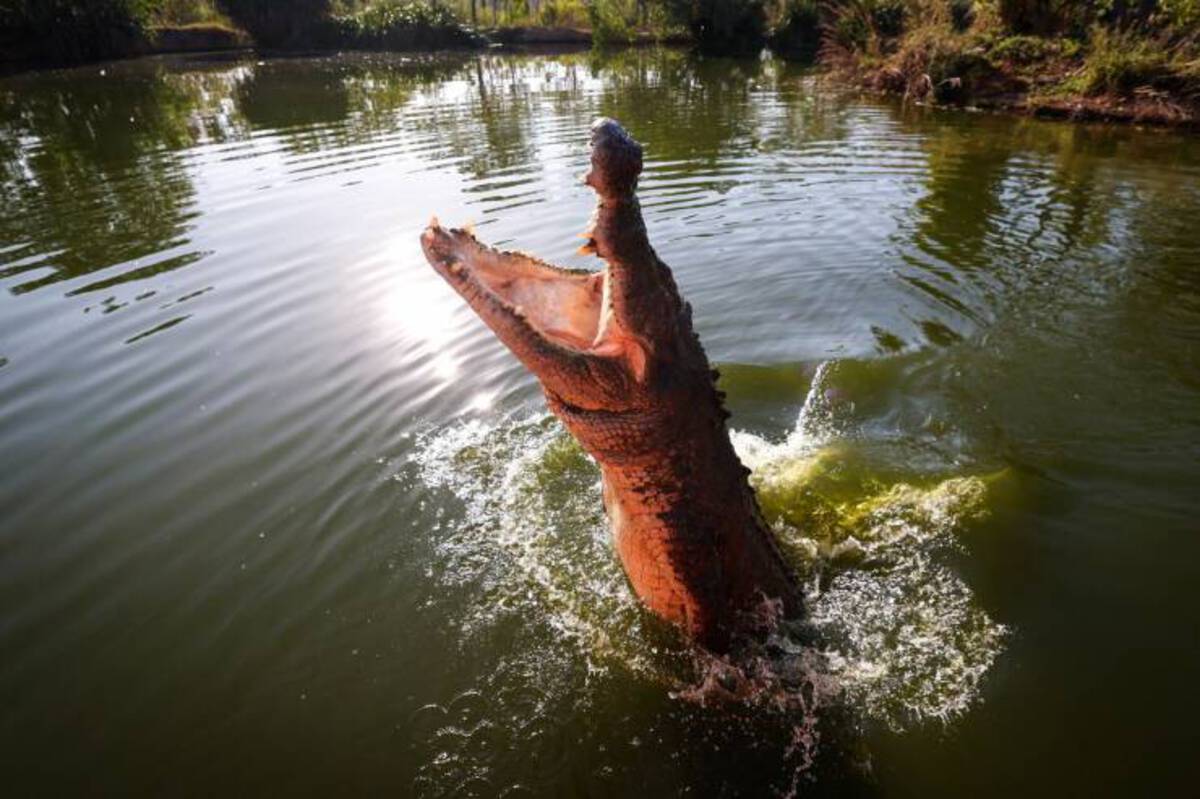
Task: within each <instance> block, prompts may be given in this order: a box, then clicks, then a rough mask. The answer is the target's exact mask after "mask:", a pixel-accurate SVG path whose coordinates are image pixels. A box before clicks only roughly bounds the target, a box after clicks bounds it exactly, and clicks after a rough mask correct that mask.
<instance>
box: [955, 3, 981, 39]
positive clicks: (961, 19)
mask: <svg viewBox="0 0 1200 799" xmlns="http://www.w3.org/2000/svg"><path fill="white" fill-rule="evenodd" d="M973 24H975V3H974V0H950V26H951V27H952V28H954V30H955V31H956V32H958V33H962V32H963V31H965V30H966V29H967V28H969V27H971V26H972V25H973Z"/></svg>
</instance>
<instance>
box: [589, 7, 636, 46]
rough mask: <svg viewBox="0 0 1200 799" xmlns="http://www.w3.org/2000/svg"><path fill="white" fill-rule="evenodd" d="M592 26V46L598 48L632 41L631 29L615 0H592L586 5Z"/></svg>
mask: <svg viewBox="0 0 1200 799" xmlns="http://www.w3.org/2000/svg"><path fill="white" fill-rule="evenodd" d="M588 18H589V20H590V22H591V26H592V46H593V47H598V48H605V47H611V46H613V45H618V44H628V43H629V42H631V41H633V29H632V28H631V27H630V26H629V23H628V22H627V21H626V20H625V14H624V12H623V11H622V9H621V7H620V6H619V5H617V3H616V0H592V4H591V5H590V6H588Z"/></svg>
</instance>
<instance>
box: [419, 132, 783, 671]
mask: <svg viewBox="0 0 1200 799" xmlns="http://www.w3.org/2000/svg"><path fill="white" fill-rule="evenodd" d="M590 141H591V168H590V170H589V171H588V173H587V174H586V176H585V177H584V182H585V183H586V184H587V185H588V186H590V187H591V188H592V189H593V190H594V191H595V192H596V195H597V205H596V209H595V212H594V213H593V215H592V218H591V221H590V224H589V226H588V228H587V231H586V232H585V233H584V238H585V239H586V243H585V244H584V245H583V246H582V247H581V251H582V252H584V253H588V254H594V255H596V256H598V257H599V258H600V259H602V260H603V261H604V268H603V270H601V271H598V272H597V271H590V270H577V269H565V268H561V267H558V266H554V265H551V264H548V263H546V262H544V261H541V260H539V259H537V258H535V257H533V256H530V255H527V254H524V253H521V252H512V251H504V250H499V249H495V248H492V247H489V246H486V245H484V244H482V243H480V242H479V240H478V239H476V237H475V235H474V233H473V232H471V231H470V230H467V229H453V228H445V227H443V226H441V225H440V224H439V223H438V221H437V219H436V217H435V218H434V219H433V220H432V221H431V222H430V224H429V227H428V228H426V230H425V231H424V233H423V234H422V236H421V245H422V248H423V250H424V253H425V257H426V258H427V259H428V261H429V263H430V265H432V266H433V268H434V269H435V270H436V271H437V273H438V274H439V275H441V276H442V277H443V278H444V279H445V280H446V281H447V282H448V283H449V284H450V286H452V287H453V288H454V290H455V291H457V292H458V294H459V295H460V296H461V297H462V298H463V299H464V300H466V302H467V304H468V305H470V307H471V308H472V309H473V310H474V311H475V313H476V314H477V315H478V316H479V318H480V319H482V320H483V322H484V323H485V324H486V325H487V326H488V327H489V328H491V330H492V332H493V333H495V335H496V337H497V338H499V339H500V341H501V342H502V343H503V344H504V345H505V346H507V347H508V349H509V350H511V351H512V353H513V355H515V356H516V357H517V359H518V360H519V361H520V362H521V363H522V364H524V366H525V367H526V368H527V369H529V371H530V372H532V373H533V374H534V376H535V377H537V379H538V380H539V382H540V383H541V386H542V389H543V392H544V394H545V397H546V403H547V405H548V407H549V409H550V410H551V411H552V412H553V413H554V414H555V415H556V416H557V417H558V418H559V419H560V420H561V421H562V423H563V425H564V426H565V427H566V429H567V430H568V431H569V432H570V433H571V434H572V435H573V436H574V437H575V439H576V440H577V441H578V442H579V443H580V445H581V446H582V447H583V448H584V450H586V451H587V452H588V453H589V454H590V455H591V456H592V457H593V458H594V459H595V461H596V462H597V463H598V464H599V467H600V472H601V484H602V494H603V502H604V507H605V510H606V513H607V516H608V520H609V525H610V527H611V530H612V534H613V539H614V544H615V548H616V551H617V554H618V556H619V558H620V560H621V564H622V566H623V567H624V570H625V574H626V576H627V577H628V580H629V583H630V585H631V587H632V589H633V591H634V593H635V594H636V595H637V597H638V598H639V599H640V600H641V602H642V603H644V605H645V606H646V607H648V608H649V609H650V610H651V611H652V612H653V613H655V614H657V615H658V616H660V617H662V618H664V619H666V620H667V621H669V622H671V623H672V624H675V625H677V626H678V627H680V628H682V629H683V630H684V632H685V633H686V634H687V635H688V636H690V637H691V639H692V640H694V641H696V642H697V643H699V644H700V645H701V646H703V647H705V648H707V649H709V650H712V651H716V652H721V651H727V650H728V649H729V648H730V647H731V645H732V642H734V641H736V640H739V639H740V638H741V637H742V636H744V635H745V634H747V633H748V632H750V631H753V630H757V629H760V628H762V627H763V626H764V625H765V624H767V623H768V622H765V621H764V619H767V618H772V619H777V618H778V617H779V616H780V615H781V614H782V615H783V616H787V617H796V616H798V615H799V614H800V613H802V597H801V595H800V590H799V587H798V585H797V582H796V578H795V575H794V574H793V572H792V571H791V569H790V568H789V567H788V565H787V563H786V561H785V560H784V558H783V556H782V554H781V552H780V549H779V545H778V542H777V541H776V539H775V537H774V536H773V534H772V532H771V529H770V527H769V526H768V524H767V523H766V522H765V520H764V518H763V515H762V512H761V510H760V508H759V506H758V502H757V499H756V497H755V494H754V489H753V488H752V487H751V485H750V483H749V474H750V471H749V470H748V469H747V468H745V466H743V465H742V463H741V461H739V460H738V457H737V454H736V453H735V452H734V449H733V445H732V443H731V442H730V438H729V433H728V430H727V427H726V423H727V420H728V418H729V412H728V411H727V410H726V409H725V406H724V399H725V395H724V394H723V393H722V392H721V391H719V390H718V388H717V385H716V381H717V378H718V377H719V373H718V372H717V371H716V370H714V369H713V368H712V367H711V365H710V364H709V361H708V357H707V355H706V354H705V352H704V348H703V347H702V346H701V343H700V339H699V337H698V335H697V334H696V332H695V329H694V328H693V325H692V309H691V306H690V305H689V304H688V303H687V302H685V301H684V300H683V299H682V297H681V296H680V293H679V289H678V287H677V286H676V283H675V279H674V276H673V275H672V272H671V269H670V268H669V267H668V266H667V265H666V264H665V263H663V262H662V261H661V260H660V259H659V258H658V256H657V255H656V254H655V251H654V249H653V248H652V247H651V246H650V241H649V237H648V234H647V231H646V226H645V223H644V221H643V218H642V212H641V207H640V205H639V203H638V199H637V195H636V189H637V183H638V177H639V175H640V174H641V171H642V156H643V152H642V147H641V145H640V144H639V143H637V142H636V141H635V140H634V139H633V138H632V137H631V136H630V135H629V134H628V133H627V132H626V131H625V130H624V129H623V128H622V127H621V126H620V124H618V123H617V122H616V121H614V120H612V119H607V118H601V119H597V120H596V121H595V122H594V123H593V124H592V126H591V135H590ZM764 610H766V611H769V612H764Z"/></svg>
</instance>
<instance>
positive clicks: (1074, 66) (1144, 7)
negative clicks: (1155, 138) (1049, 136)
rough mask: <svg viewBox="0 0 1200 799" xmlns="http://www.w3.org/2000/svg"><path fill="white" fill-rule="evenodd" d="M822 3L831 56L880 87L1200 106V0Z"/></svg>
mask: <svg viewBox="0 0 1200 799" xmlns="http://www.w3.org/2000/svg"><path fill="white" fill-rule="evenodd" d="M819 11H820V12H821V14H822V17H821V18H822V22H821V26H822V29H823V31H824V34H823V39H822V45H821V49H820V51H819V52H820V55H821V58H822V59H823V60H824V61H825V63H826V64H828V65H830V66H832V67H834V68H836V69H839V70H842V71H845V72H848V73H851V74H858V75H860V76H861V77H863V78H864V79H865V80H866V82H867V83H868V84H869V85H872V86H874V87H876V88H879V89H885V90H889V91H896V92H900V93H903V94H905V95H906V96H909V97H916V98H918V99H920V98H929V99H933V100H937V101H939V102H967V101H972V100H979V99H981V98H987V97H997V98H1000V97H1007V98H1012V97H1018V98H1020V97H1028V98H1030V100H1029V104H1030V106H1032V107H1037V108H1047V107H1050V106H1052V105H1053V104H1054V103H1062V102H1064V101H1066V100H1067V98H1071V97H1074V98H1079V99H1081V100H1082V101H1086V102H1088V103H1089V104H1090V105H1089V108H1091V109H1093V110H1094V111H1095V112H1096V113H1098V114H1101V115H1103V112H1104V105H1103V104H1104V103H1107V104H1108V106H1109V107H1112V108H1118V109H1120V108H1124V107H1125V106H1128V105H1130V104H1132V105H1133V106H1137V107H1139V108H1142V109H1144V110H1147V111H1148V112H1150V115H1151V116H1152V117H1154V118H1159V119H1170V118H1176V119H1182V118H1196V117H1197V116H1198V115H1200V108H1195V106H1196V103H1197V102H1200V0H1099V2H1086V3H1083V2H1068V1H1067V0H976V1H975V2H967V0H907V2H902V3H901V2H895V1H894V0H829V2H825V3H821V4H820V9H819ZM1059 107H1060V108H1064V109H1067V110H1069V109H1070V106H1062V105H1060V106H1059ZM1156 107H1157V111H1156V110H1155V108H1156ZM1189 107H1192V108H1193V109H1194V110H1193V111H1188V110H1187V109H1188V108H1189ZM1159 112H1161V113H1159Z"/></svg>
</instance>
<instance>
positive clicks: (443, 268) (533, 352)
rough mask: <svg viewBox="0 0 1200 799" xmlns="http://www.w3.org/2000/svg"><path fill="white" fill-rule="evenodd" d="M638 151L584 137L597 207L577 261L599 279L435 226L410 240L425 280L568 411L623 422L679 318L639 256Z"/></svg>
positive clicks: (600, 135)
mask: <svg viewBox="0 0 1200 799" xmlns="http://www.w3.org/2000/svg"><path fill="white" fill-rule="evenodd" d="M641 168H642V149H641V146H640V145H639V144H638V143H637V142H635V141H634V140H633V139H632V138H630V137H629V136H628V134H626V133H625V131H624V130H623V129H622V128H621V126H620V125H618V124H617V123H616V122H614V121H612V120H609V119H599V120H597V121H596V122H595V123H594V124H593V125H592V130H591V170H590V171H589V172H588V174H587V176H586V178H585V180H586V182H587V183H588V185H590V186H591V187H592V188H593V189H595V191H596V193H597V195H598V197H599V202H598V206H597V209H596V213H595V214H594V215H593V217H592V220H591V223H590V225H589V227H588V230H587V231H586V233H585V234H584V237H585V238H586V243H585V244H584V245H583V247H582V248H581V251H583V252H587V253H594V254H596V255H598V256H599V257H600V258H602V259H603V260H604V261H605V266H604V269H603V270H602V271H599V272H591V271H584V270H574V269H564V268H562V267H558V266H554V265H552V264H548V263H546V262H544V261H541V260H539V259H537V258H534V257H532V256H529V255H526V254H524V253H520V252H508V251H502V250H498V249H494V248H492V247H488V246H486V245H484V244H482V243H480V242H479V241H478V240H477V239H476V238H475V236H474V234H473V233H471V232H470V231H468V230H463V229H447V228H444V227H442V226H441V225H439V224H438V223H437V220H436V219H435V220H434V221H433V222H431V223H430V225H429V227H428V228H427V229H426V230H425V232H424V234H423V235H422V237H421V244H422V247H423V249H424V251H425V256H426V258H427V259H428V260H429V262H430V264H432V265H433V267H434V269H436V270H437V272H438V273H439V274H440V275H441V276H442V277H443V278H445V280H446V281H447V282H448V283H449V284H450V285H451V286H452V287H453V288H454V289H455V290H456V291H457V292H458V293H459V294H460V295H461V296H462V297H463V299H465V300H466V301H467V303H468V304H469V305H470V306H471V308H473V309H474V310H475V312H476V313H477V314H478V315H479V317H480V318H481V319H482V320H483V321H484V322H485V323H486V324H487V325H488V327H490V328H491V329H492V331H493V332H494V333H495V334H496V336H497V338H499V339H500V340H501V341H502V342H503V343H504V344H505V345H506V346H507V347H508V348H509V349H510V350H511V351H512V352H513V354H514V355H516V357H517V358H518V359H519V360H520V361H521V362H522V363H523V364H524V365H525V366H526V368H528V369H529V370H530V371H531V372H533V373H534V375H536V376H537V377H538V379H539V380H540V381H541V383H542V386H543V388H544V389H545V392H546V394H547V396H548V397H549V398H550V399H551V401H552V402H553V401H556V402H558V403H560V404H562V405H564V406H566V407H568V408H575V409H582V410H585V411H608V412H625V411H632V410H637V409H639V408H644V407H648V405H649V404H650V399H649V398H648V396H647V395H648V393H649V391H650V388H651V382H652V381H653V379H654V377H655V373H656V372H658V371H661V370H660V369H659V368H658V367H660V366H661V364H662V362H663V361H664V359H670V358H671V355H672V353H673V351H674V349H675V345H676V343H677V342H676V340H675V339H676V338H677V335H678V333H679V325H678V324H677V321H678V317H679V316H680V314H681V312H684V311H685V306H684V305H683V303H682V302H681V301H680V299H679V295H678V292H677V290H676V288H675V283H674V280H673V279H672V278H671V275H670V270H668V269H667V268H666V267H665V266H663V265H662V264H661V263H660V262H659V261H658V259H657V257H656V256H655V254H654V251H653V250H652V249H651V247H650V244H649V241H648V240H647V237H646V231H645V226H644V225H643V223H642V218H641V211H640V208H639V207H638V202H637V198H636V197H635V196H634V190H635V189H636V187H637V179H638V175H639V173H640V172H641Z"/></svg>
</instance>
